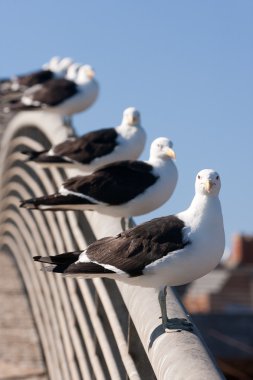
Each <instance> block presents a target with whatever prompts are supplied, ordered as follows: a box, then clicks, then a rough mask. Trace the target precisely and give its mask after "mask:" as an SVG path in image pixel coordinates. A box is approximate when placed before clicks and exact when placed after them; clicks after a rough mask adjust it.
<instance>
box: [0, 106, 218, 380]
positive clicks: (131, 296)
mask: <svg viewBox="0 0 253 380" xmlns="http://www.w3.org/2000/svg"><path fill="white" fill-rule="evenodd" d="M2 127H3V126H2ZM4 127H5V131H4V133H3V135H2V141H1V149H0V244H1V250H2V251H3V250H4V251H6V252H8V253H9V254H11V255H13V256H14V257H15V260H16V263H17V266H18V268H19V270H20V273H21V275H22V278H23V281H24V284H25V287H26V291H27V296H28V298H29V302H30V306H31V311H32V314H33V317H34V321H35V324H36V327H37V331H38V335H39V339H40V342H41V347H42V351H43V354H44V358H45V364H46V367H47V371H48V377H49V379H51V380H81V379H85V380H93V379H97V380H103V379H113V380H117V379H131V380H138V379H145V380H146V379H148V380H151V379H166V380H167V379H172V380H177V379H184V380H187V379H189V380H190V379H194V380H198V379H199V380H203V379H210V380H216V379H221V378H223V376H222V374H221V373H220V371H219V370H218V369H217V367H216V365H215V363H214V361H213V360H212V358H211V357H210V354H209V353H208V351H207V349H206V347H205V345H204V343H203V342H202V340H201V338H200V336H199V333H198V331H197V329H196V328H194V332H193V333H191V332H187V331H182V332H180V333H179V332H171V333H166V334H164V333H162V329H161V322H160V319H159V315H160V314H159V313H160V311H159V305H158V301H157V294H156V292H155V291H154V290H153V289H142V288H139V287H130V286H127V285H124V284H121V283H118V284H116V283H115V282H114V281H111V280H101V279H95V280H87V281H85V280H83V279H77V280H76V279H70V278H62V277H61V276H60V275H57V274H52V273H47V272H43V271H40V270H39V268H38V264H37V265H34V263H33V260H32V256H35V255H46V254H54V253H62V252H65V251H73V250H76V249H84V248H85V247H86V246H87V244H89V243H90V242H92V241H94V240H95V239H97V238H100V237H102V236H106V235H111V234H115V233H118V232H119V231H121V230H122V229H124V228H125V226H127V225H128V224H129V221H128V220H125V219H120V218H112V217H106V216H101V215H99V214H97V213H95V212H93V213H92V212H86V213H83V212H73V211H67V212H61V211H59V212H57V213H52V212H45V213H42V212H40V211H37V212H31V211H28V210H24V209H20V208H19V201H20V200H21V199H25V198H29V197H32V196H39V195H43V194H45V193H51V192H53V191H55V190H56V188H57V187H58V186H59V185H60V184H61V183H62V181H63V180H64V179H65V178H66V176H69V175H73V174H74V171H73V170H72V171H64V170H62V169H50V170H48V169H41V168H39V167H37V166H35V165H31V164H29V165H28V164H26V162H25V161H24V157H23V155H22V154H21V153H20V151H21V150H22V149H24V148H25V149H29V148H30V149H43V148H44V147H49V146H50V145H51V144H52V143H57V142H60V141H62V140H64V139H65V138H66V137H68V136H71V135H73V134H74V131H73V130H72V128H71V127H69V126H66V125H64V122H63V119H61V118H60V117H59V116H58V115H54V114H49V113H44V112H38V111H36V112H23V113H19V114H17V115H15V116H14V117H13V118H12V119H11V120H10V121H9V123H8V125H6V126H4ZM167 297H168V299H167V303H168V310H169V315H170V317H179V318H181V317H186V315H185V311H184V309H183V308H182V306H181V305H180V303H179V301H178V300H177V298H176V297H175V295H174V293H173V291H172V290H170V291H168V296H167ZM10 302H11V300H10Z"/></svg>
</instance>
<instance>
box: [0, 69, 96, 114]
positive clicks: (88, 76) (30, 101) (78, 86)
mask: <svg viewBox="0 0 253 380" xmlns="http://www.w3.org/2000/svg"><path fill="white" fill-rule="evenodd" d="M98 92H99V86H98V82H97V81H96V79H95V71H94V70H93V68H92V67H91V66H90V65H82V66H81V67H80V68H79V70H78V73H77V76H76V79H75V80H69V79H67V78H56V79H51V80H48V81H47V82H45V83H44V84H41V85H36V86H33V87H31V88H29V89H28V90H27V91H25V92H24V93H23V95H22V96H21V98H20V100H19V101H18V102H16V103H15V104H9V105H8V106H7V107H5V108H4V112H5V113H8V112H10V111H22V110H45V111H48V112H54V113H58V114H60V115H62V116H70V115H72V114H74V113H78V112H82V111H84V110H85V109H86V108H88V107H90V106H91V105H92V104H93V103H94V102H95V100H96V99H97V96H98Z"/></svg>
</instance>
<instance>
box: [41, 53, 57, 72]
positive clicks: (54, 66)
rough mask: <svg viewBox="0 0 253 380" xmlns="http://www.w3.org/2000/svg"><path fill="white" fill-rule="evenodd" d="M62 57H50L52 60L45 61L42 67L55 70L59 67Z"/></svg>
mask: <svg viewBox="0 0 253 380" xmlns="http://www.w3.org/2000/svg"><path fill="white" fill-rule="evenodd" d="M60 60H61V58H60V57H56V56H55V57H52V58H51V59H50V61H49V62H48V63H45V64H44V65H43V66H42V68H43V69H44V70H51V71H55V70H57V69H58V65H59V62H60Z"/></svg>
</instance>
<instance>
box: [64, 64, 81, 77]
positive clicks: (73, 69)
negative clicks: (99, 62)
mask: <svg viewBox="0 0 253 380" xmlns="http://www.w3.org/2000/svg"><path fill="white" fill-rule="evenodd" d="M80 67H81V63H77V62H74V63H72V65H70V66H69V68H68V70H67V74H66V79H69V80H73V81H74V80H75V79H76V77H77V73H78V70H79V68H80Z"/></svg>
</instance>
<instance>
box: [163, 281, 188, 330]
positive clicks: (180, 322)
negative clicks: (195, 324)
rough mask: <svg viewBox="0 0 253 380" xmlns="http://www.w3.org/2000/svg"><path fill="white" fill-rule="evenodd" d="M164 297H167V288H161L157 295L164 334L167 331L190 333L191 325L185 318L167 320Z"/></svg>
mask: <svg viewBox="0 0 253 380" xmlns="http://www.w3.org/2000/svg"><path fill="white" fill-rule="evenodd" d="M166 295H167V286H165V287H164V288H162V289H161V290H160V292H159V295H158V300H159V304H160V308H161V313H162V325H163V330H164V332H166V331H169V330H177V331H181V330H187V331H192V330H193V328H192V323H191V322H189V321H187V319H185V318H170V319H169V318H168V315H167V307H166Z"/></svg>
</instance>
